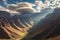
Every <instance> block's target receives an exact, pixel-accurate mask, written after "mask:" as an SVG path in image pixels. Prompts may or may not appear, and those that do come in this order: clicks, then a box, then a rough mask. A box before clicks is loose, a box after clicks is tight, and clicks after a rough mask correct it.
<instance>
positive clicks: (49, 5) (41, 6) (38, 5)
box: [3, 0, 60, 13]
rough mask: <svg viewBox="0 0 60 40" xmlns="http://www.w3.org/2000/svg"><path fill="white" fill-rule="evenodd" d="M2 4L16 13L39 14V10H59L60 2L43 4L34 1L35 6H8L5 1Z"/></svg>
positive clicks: (48, 1) (28, 4)
mask: <svg viewBox="0 0 60 40" xmlns="http://www.w3.org/2000/svg"><path fill="white" fill-rule="evenodd" d="M3 2H4V3H5V4H6V6H7V8H8V9H9V10H13V11H17V12H20V13H21V12H24V11H28V12H33V13H34V12H41V10H43V9H45V8H51V9H55V8H60V0H45V2H44V3H43V1H41V0H36V1H35V4H33V3H29V2H20V3H17V4H8V3H7V0H3ZM34 7H35V8H34Z"/></svg>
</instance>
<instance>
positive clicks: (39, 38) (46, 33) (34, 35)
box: [25, 8, 60, 40]
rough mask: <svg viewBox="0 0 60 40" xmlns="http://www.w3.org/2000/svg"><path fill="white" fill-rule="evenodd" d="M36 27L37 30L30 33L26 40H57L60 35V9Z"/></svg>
mask: <svg viewBox="0 0 60 40" xmlns="http://www.w3.org/2000/svg"><path fill="white" fill-rule="evenodd" d="M34 27H37V28H36V29H35V30H34V31H30V32H29V34H28V35H27V36H26V37H25V40H28V39H32V40H43V39H44V40H45V39H46V40H47V39H49V38H52V39H53V38H54V37H55V38H54V39H56V36H59V35H60V8H56V9H55V10H54V11H53V13H51V14H49V15H47V16H46V17H45V18H44V19H42V20H41V21H40V22H39V23H38V24H37V25H36V26H34ZM59 38H60V37H59ZM52 39H51V40H52Z"/></svg>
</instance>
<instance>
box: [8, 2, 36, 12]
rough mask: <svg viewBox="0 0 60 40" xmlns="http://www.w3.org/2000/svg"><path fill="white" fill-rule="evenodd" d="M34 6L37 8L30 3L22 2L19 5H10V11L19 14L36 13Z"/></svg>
mask: <svg viewBox="0 0 60 40" xmlns="http://www.w3.org/2000/svg"><path fill="white" fill-rule="evenodd" d="M33 6H35V4H32V3H28V2H20V3H17V4H9V5H8V9H10V10H14V11H18V12H22V11H30V12H36V10H35V9H34V8H33Z"/></svg>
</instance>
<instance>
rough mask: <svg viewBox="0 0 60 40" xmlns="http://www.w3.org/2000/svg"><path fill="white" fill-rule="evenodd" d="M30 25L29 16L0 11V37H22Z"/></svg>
mask: <svg viewBox="0 0 60 40" xmlns="http://www.w3.org/2000/svg"><path fill="white" fill-rule="evenodd" d="M32 25H33V23H32V20H31V19H30V18H29V17H24V16H23V15H19V14H13V15H11V13H8V12H6V11H0V39H22V38H23V37H24V36H25V35H26V34H27V33H28V30H29V29H30V28H31V27H32Z"/></svg>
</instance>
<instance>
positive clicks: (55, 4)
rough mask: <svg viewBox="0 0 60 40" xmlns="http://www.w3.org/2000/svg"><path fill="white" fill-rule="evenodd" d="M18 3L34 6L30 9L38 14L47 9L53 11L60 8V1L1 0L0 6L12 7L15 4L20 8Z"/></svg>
mask: <svg viewBox="0 0 60 40" xmlns="http://www.w3.org/2000/svg"><path fill="white" fill-rule="evenodd" d="M25 2H26V3H25ZM17 3H19V4H21V3H22V4H27V5H30V6H32V4H34V5H35V6H32V7H30V8H33V10H36V11H37V12H40V11H41V10H42V9H45V8H52V9H55V8H60V0H0V6H3V7H7V6H10V5H8V4H14V5H17V6H19V4H17ZM14 5H13V6H14ZM11 8H12V7H11Z"/></svg>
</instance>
